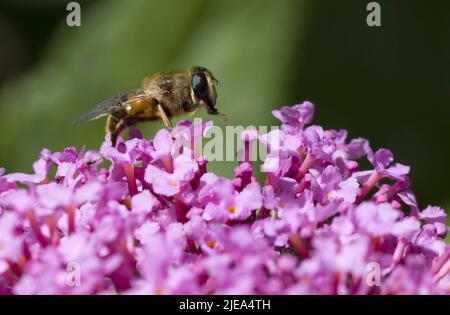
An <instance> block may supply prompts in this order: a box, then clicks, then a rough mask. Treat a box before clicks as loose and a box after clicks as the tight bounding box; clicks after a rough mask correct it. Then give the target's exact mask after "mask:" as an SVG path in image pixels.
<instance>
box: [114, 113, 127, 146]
mask: <svg viewBox="0 0 450 315" xmlns="http://www.w3.org/2000/svg"><path fill="white" fill-rule="evenodd" d="M128 126H129V124H128V122H127V120H126V119H121V120H119V122H118V123H117V124H116V125H115V126H114V128H113V129H112V130H110V133H111V143H112V146H113V147H115V146H116V143H117V137H118V136H119V135H120V133H121V132H122V131H123V130H124V129H125V128H127V127H128Z"/></svg>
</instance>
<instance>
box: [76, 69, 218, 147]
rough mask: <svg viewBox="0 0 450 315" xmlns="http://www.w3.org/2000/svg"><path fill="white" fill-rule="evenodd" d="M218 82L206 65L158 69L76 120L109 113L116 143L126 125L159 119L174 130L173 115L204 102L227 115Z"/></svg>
mask: <svg viewBox="0 0 450 315" xmlns="http://www.w3.org/2000/svg"><path fill="white" fill-rule="evenodd" d="M217 83H218V81H217V80H216V79H215V78H214V76H213V75H212V73H211V71H209V70H208V69H206V68H203V67H193V68H192V69H191V70H188V71H171V72H160V73H155V74H153V75H149V76H147V77H146V78H145V79H144V80H143V81H142V87H141V88H140V89H133V90H128V91H123V92H121V93H119V94H117V95H114V96H112V97H110V98H108V99H106V100H104V101H103V102H101V103H100V104H98V105H97V106H96V107H94V108H93V109H92V110H91V111H90V112H88V113H86V114H84V115H83V116H81V117H80V118H79V119H78V121H77V122H82V121H89V120H94V119H98V118H101V117H104V116H107V122H106V132H107V133H109V134H110V135H111V142H112V145H113V146H115V144H116V141H117V137H118V135H119V134H120V133H121V132H122V131H123V130H124V129H126V128H127V127H130V126H133V125H136V124H137V123H139V122H144V121H157V120H159V121H162V122H163V123H164V124H165V125H166V127H167V128H168V129H170V130H171V129H172V123H171V118H172V117H173V116H176V115H180V114H182V113H188V114H194V113H195V112H196V111H197V109H199V108H200V107H201V106H204V107H205V108H206V110H207V112H208V114H210V115H218V116H219V117H221V118H223V119H226V116H225V115H223V114H221V113H219V111H218V110H217V109H216V100H217V93H216V85H217Z"/></svg>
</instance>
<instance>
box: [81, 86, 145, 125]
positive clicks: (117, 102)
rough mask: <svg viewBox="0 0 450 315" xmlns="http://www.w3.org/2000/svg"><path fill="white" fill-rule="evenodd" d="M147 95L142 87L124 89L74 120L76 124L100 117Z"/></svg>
mask: <svg viewBox="0 0 450 315" xmlns="http://www.w3.org/2000/svg"><path fill="white" fill-rule="evenodd" d="M145 97H147V94H146V93H145V91H144V90H142V89H133V90H127V91H122V92H120V93H118V94H116V95H114V96H111V97H110V98H108V99H106V100H104V101H103V102H101V103H100V104H98V105H97V106H95V107H94V108H93V109H92V110H91V111H89V112H87V113H86V114H84V115H82V116H81V117H80V118H78V119H76V120H75V121H74V123H75V124H78V123H81V122H85V121H89V120H94V119H98V118H101V117H104V116H106V115H108V114H110V113H112V112H114V111H117V110H119V109H121V108H122V107H123V106H126V105H127V104H129V102H131V101H135V100H137V99H142V98H145Z"/></svg>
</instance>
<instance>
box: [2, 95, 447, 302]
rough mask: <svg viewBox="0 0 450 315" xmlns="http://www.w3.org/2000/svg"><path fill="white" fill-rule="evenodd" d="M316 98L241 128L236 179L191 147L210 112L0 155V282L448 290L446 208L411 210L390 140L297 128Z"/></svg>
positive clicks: (139, 290) (6, 288)
mask: <svg viewBox="0 0 450 315" xmlns="http://www.w3.org/2000/svg"><path fill="white" fill-rule="evenodd" d="M313 112H314V106H313V104H311V103H309V102H304V103H303V104H299V105H295V106H293V107H283V108H281V109H280V110H275V111H274V112H273V114H274V116H275V117H276V118H278V119H279V120H280V121H281V122H282V124H281V128H280V129H276V130H273V131H271V132H269V133H268V134H258V133H257V132H256V131H248V130H247V131H245V132H243V133H242V135H241V136H242V140H243V141H244V143H245V146H244V147H245V149H244V150H246V151H245V152H244V154H243V156H244V157H245V158H244V159H243V160H242V161H240V162H239V165H238V166H237V167H236V168H235V171H234V178H233V179H228V178H224V177H220V176H217V175H216V174H214V173H211V172H208V171H207V160H206V158H204V157H197V156H196V154H195V150H194V149H195V145H196V143H197V142H198V140H199V138H200V137H202V136H203V134H204V133H205V132H206V130H207V129H208V128H209V127H210V126H211V122H207V123H200V124H201V126H200V129H201V134H200V135H198V134H197V135H196V134H195V133H194V132H193V133H191V134H190V135H189V133H185V132H181V130H184V131H185V130H194V129H195V128H198V127H199V126H198V125H195V124H196V123H194V122H191V121H188V120H184V121H181V122H180V123H179V124H178V125H177V127H176V128H175V129H174V130H173V132H172V133H170V132H169V131H168V130H166V129H162V130H160V131H159V132H157V134H156V135H155V137H154V139H153V140H147V139H143V138H142V136H141V135H140V133H139V132H138V131H137V130H136V129H135V130H133V131H132V132H131V133H130V139H129V140H128V141H123V140H121V139H119V142H118V145H117V146H116V147H112V146H111V143H110V141H109V140H108V138H106V140H105V142H104V143H103V145H102V147H101V149H100V151H99V152H96V151H84V150H81V151H80V152H78V151H77V150H76V149H75V148H66V149H64V151H62V152H56V153H52V152H50V151H49V150H46V149H44V150H42V152H41V154H40V158H39V159H38V160H37V161H36V162H35V163H34V164H33V168H34V174H23V173H13V174H7V175H5V174H4V170H3V169H0V293H1V294H115V293H120V294H436V293H437V294H449V293H450V274H449V271H450V246H449V245H446V243H445V242H444V241H443V238H444V237H445V235H446V233H447V230H448V228H447V226H446V223H445V222H446V214H445V212H444V211H443V209H441V208H439V207H432V206H429V207H427V208H425V209H424V210H420V209H419V207H418V204H417V202H416V200H415V197H414V194H413V192H412V191H411V190H410V182H409V179H408V172H409V167H407V166H405V165H402V164H398V163H394V162H393V155H392V153H391V151H389V150H387V149H379V150H377V151H375V152H374V151H373V150H372V148H371V147H370V146H369V143H368V141H367V140H365V139H362V138H357V139H353V140H351V141H347V140H346V137H347V134H346V131H345V130H340V131H335V130H324V129H323V128H321V127H320V126H314V125H312V126H308V127H305V125H306V124H309V123H310V122H311V121H312V117H313ZM181 127H183V128H181ZM275 133H276V134H275ZM186 136H188V137H189V139H188V140H189V142H190V144H191V145H185V142H186ZM272 139H277V140H278V141H272ZM254 141H259V143H261V144H262V145H264V146H265V147H266V148H267V151H268V155H267V158H266V159H265V161H264V164H263V166H262V170H263V172H264V176H265V180H264V183H263V184H260V183H258V182H257V181H256V179H255V177H254V172H253V162H252V161H251V159H250V153H249V148H250V147H251V145H252V143H253V142H254ZM181 143H182V144H181ZM362 158H367V159H368V161H369V162H370V164H371V165H372V167H371V168H370V169H369V170H361V169H360V163H359V162H358V160H360V159H362ZM105 160H107V161H109V164H108V165H109V166H108V167H106V166H105V165H104V162H105Z"/></svg>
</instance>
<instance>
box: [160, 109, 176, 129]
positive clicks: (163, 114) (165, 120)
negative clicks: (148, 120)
mask: <svg viewBox="0 0 450 315" xmlns="http://www.w3.org/2000/svg"><path fill="white" fill-rule="evenodd" d="M157 108H158V111H159V114H160V116H161V119H162V121H163V123H164V125H166V127H167V129H169V131H172V130H173V127H172V122H171V121H170V119H169V117H168V116H167V114H166V112H165V111H164V108H163V107H162V106H161V104H158V105H157Z"/></svg>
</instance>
